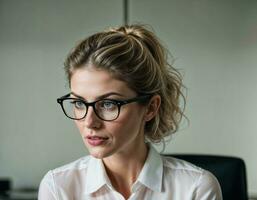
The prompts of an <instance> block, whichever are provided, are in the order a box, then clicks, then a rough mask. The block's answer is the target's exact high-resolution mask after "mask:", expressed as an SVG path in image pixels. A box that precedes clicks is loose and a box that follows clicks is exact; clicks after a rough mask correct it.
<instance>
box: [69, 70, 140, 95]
mask: <svg viewBox="0 0 257 200" xmlns="http://www.w3.org/2000/svg"><path fill="white" fill-rule="evenodd" d="M70 85H71V91H72V92H74V93H76V94H78V95H80V96H82V97H84V98H85V99H87V100H94V99H95V98H97V97H98V96H101V95H103V94H107V93H111V92H115V93H119V94H121V95H123V96H125V97H130V96H134V95H136V92H135V91H133V90H132V89H130V88H129V87H128V84H127V83H126V82H124V81H122V80H119V79H117V78H114V77H113V76H112V74H111V73H110V72H107V71H105V70H99V69H95V68H92V67H90V68H80V69H76V70H75V71H74V72H73V75H72V76H71V80H70Z"/></svg>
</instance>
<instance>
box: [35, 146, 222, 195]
mask: <svg viewBox="0 0 257 200" xmlns="http://www.w3.org/2000/svg"><path fill="white" fill-rule="evenodd" d="M131 191H132V193H131V196H130V197H129V200H222V195H221V189H220V186H219V183H218V181H217V179H216V178H215V177H214V176H213V175H212V174H211V173H210V172H208V171H206V170H204V169H201V168H199V167H196V166H194V165H192V164H190V163H188V162H186V161H183V160H180V159H176V158H172V157H169V158H167V157H162V156H161V155H159V154H158V152H157V151H156V150H155V149H154V148H153V147H152V146H151V145H150V150H149V154H148V157H147V160H146V162H145V164H144V166H143V168H142V170H141V172H140V174H139V177H138V179H137V181H136V182H135V183H134V184H133V186H132V189H131ZM38 200H125V198H124V197H123V196H122V195H121V194H120V193H118V192H117V191H116V190H115V189H114V188H113V187H112V184H111V182H110V180H109V178H108V176H107V174H106V171H105V168H104V165H103V163H102V161H101V160H100V159H96V158H94V157H92V156H86V157H83V158H81V159H79V160H77V161H74V162H72V163H70V164H68V165H65V166H62V167H60V168H57V169H54V170H51V171H49V172H48V173H47V174H46V175H45V176H44V178H43V180H42V181H41V183H40V187H39V196H38Z"/></svg>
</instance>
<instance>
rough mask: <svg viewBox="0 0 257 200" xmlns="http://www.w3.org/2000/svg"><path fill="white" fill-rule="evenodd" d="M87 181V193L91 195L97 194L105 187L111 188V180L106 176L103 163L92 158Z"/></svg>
mask: <svg viewBox="0 0 257 200" xmlns="http://www.w3.org/2000/svg"><path fill="white" fill-rule="evenodd" d="M86 173H87V175H86V177H87V180H86V185H85V193H86V194H90V193H93V192H96V191H97V190H98V189H100V188H101V187H102V186H104V185H108V186H111V183H110V180H109V178H108V176H107V174H106V171H105V168H104V165H103V162H102V160H101V159H97V158H94V157H93V156H91V158H90V160H89V164H88V170H87V172H86Z"/></svg>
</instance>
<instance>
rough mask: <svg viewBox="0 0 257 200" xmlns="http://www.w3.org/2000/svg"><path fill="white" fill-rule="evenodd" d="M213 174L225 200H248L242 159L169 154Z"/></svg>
mask: <svg viewBox="0 0 257 200" xmlns="http://www.w3.org/2000/svg"><path fill="white" fill-rule="evenodd" d="M164 156H172V157H175V158H179V159H182V160H185V161H188V162H190V163H192V164H194V165H196V166H199V167H201V168H203V169H206V170H208V171H210V172H212V173H213V174H214V175H215V176H216V178H217V179H218V181H219V183H220V186H221V190H222V195H223V200H232V199H233V200H247V199H248V196H247V181H246V167H245V163H244V161H243V160H242V159H241V158H237V157H230V156H216V155H197V154H169V155H164Z"/></svg>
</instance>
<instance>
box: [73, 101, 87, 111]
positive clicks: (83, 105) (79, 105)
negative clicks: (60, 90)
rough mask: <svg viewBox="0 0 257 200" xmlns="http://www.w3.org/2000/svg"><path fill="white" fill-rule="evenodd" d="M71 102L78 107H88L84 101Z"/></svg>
mask: <svg viewBox="0 0 257 200" xmlns="http://www.w3.org/2000/svg"><path fill="white" fill-rule="evenodd" d="M71 103H72V104H73V105H74V106H75V108H76V109H85V107H86V106H85V104H84V103H83V102H82V101H76V100H74V101H72V102H71Z"/></svg>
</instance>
